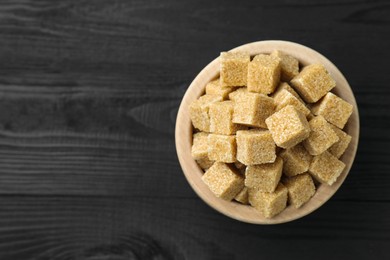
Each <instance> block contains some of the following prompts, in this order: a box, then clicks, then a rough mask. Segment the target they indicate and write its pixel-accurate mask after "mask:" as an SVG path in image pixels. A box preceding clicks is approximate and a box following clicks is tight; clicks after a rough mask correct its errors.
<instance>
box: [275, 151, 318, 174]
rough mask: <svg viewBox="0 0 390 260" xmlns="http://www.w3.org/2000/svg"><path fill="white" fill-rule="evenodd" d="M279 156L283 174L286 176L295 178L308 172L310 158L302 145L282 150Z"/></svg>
mask: <svg viewBox="0 0 390 260" xmlns="http://www.w3.org/2000/svg"><path fill="white" fill-rule="evenodd" d="M279 155H280V157H281V158H282V159H283V173H284V174H285V175H286V176H290V177H291V176H295V175H298V174H301V173H304V172H307V170H309V166H310V163H311V160H312V156H311V155H310V154H309V153H308V152H307V151H306V149H305V148H304V147H303V146H302V144H297V145H296V146H294V147H291V148H288V149H286V150H283V151H281V152H280V154H279Z"/></svg>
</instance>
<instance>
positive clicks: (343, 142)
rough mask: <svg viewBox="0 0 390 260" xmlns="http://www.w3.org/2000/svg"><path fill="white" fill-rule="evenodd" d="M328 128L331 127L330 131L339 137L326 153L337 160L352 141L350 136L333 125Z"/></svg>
mask: <svg viewBox="0 0 390 260" xmlns="http://www.w3.org/2000/svg"><path fill="white" fill-rule="evenodd" d="M330 126H331V127H332V130H333V131H334V132H335V133H336V135H337V136H338V137H339V141H338V142H336V143H335V144H333V145H332V146H331V147H330V148H329V150H328V151H329V152H330V153H331V154H333V155H334V156H336V157H337V158H340V157H341V156H342V155H343V154H344V152H345V150H347V148H348V146H349V143H350V142H351V140H352V136H350V135H349V134H347V133H346V132H344V131H343V130H341V129H339V128H338V127H336V126H334V125H330Z"/></svg>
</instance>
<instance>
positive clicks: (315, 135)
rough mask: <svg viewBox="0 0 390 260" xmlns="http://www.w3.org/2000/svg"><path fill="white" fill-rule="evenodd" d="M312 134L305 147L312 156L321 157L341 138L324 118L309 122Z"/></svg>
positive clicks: (305, 141)
mask: <svg viewBox="0 0 390 260" xmlns="http://www.w3.org/2000/svg"><path fill="white" fill-rule="evenodd" d="M309 125H310V128H311V132H310V135H309V137H308V138H307V139H306V140H304V141H303V145H304V146H305V148H306V150H307V151H308V152H309V153H310V154H311V155H319V154H321V153H323V152H324V151H326V150H327V149H328V148H329V147H331V146H332V145H333V144H335V143H336V142H337V141H338V140H339V137H338V136H337V134H336V133H335V132H334V131H333V130H332V127H331V126H330V124H329V123H328V122H326V120H325V119H324V118H323V117H322V116H317V117H315V118H313V119H312V120H310V121H309Z"/></svg>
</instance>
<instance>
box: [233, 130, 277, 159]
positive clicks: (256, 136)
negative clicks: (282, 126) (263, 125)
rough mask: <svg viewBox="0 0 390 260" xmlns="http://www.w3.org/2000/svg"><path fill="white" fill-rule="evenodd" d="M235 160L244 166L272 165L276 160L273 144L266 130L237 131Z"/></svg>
mask: <svg viewBox="0 0 390 260" xmlns="http://www.w3.org/2000/svg"><path fill="white" fill-rule="evenodd" d="M236 138H237V160H238V161H239V162H241V163H243V164H245V165H253V164H262V163H272V162H274V161H275V159H276V151H275V143H274V141H273V139H272V136H271V133H270V132H269V131H268V130H262V129H251V130H240V131H237V135H236Z"/></svg>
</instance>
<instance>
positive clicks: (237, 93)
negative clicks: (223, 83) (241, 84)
mask: <svg viewBox="0 0 390 260" xmlns="http://www.w3.org/2000/svg"><path fill="white" fill-rule="evenodd" d="M245 93H248V89H247V88H238V89H236V90H235V91H233V92H231V93H229V99H230V100H232V101H236V99H240V98H241V97H242V95H243V94H245Z"/></svg>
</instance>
